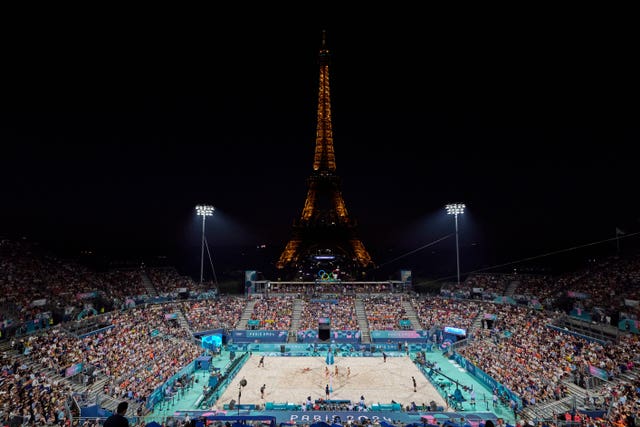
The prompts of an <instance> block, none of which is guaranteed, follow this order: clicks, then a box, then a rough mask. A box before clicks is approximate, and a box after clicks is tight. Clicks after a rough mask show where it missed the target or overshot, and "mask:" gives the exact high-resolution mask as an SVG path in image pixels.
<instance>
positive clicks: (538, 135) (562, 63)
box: [0, 22, 640, 272]
mask: <svg viewBox="0 0 640 427" xmlns="http://www.w3.org/2000/svg"><path fill="white" fill-rule="evenodd" d="M158 25H159V26H160V27H161V26H162V25H161V24H158ZM445 27H446V28H445ZM518 27H519V26H518V23H514V24H513V25H512V26H510V27H508V28H507V27H495V26H490V27H488V28H484V29H478V28H475V27H473V28H468V27H465V26H464V25H462V24H460V25H459V26H456V25H455V24H452V25H451V26H445V25H443V26H441V27H434V26H421V27H416V26H411V25H407V26H406V27H404V26H402V25H401V24H399V23H397V22H396V23H395V26H393V27H390V26H385V25H376V24H374V23H371V24H368V25H367V24H350V25H335V24H333V25H328V24H325V25H323V24H322V23H320V24H311V23H310V24H308V25H302V24H301V25H295V26H293V25H292V26H278V25H273V26H271V25H257V26H255V25H246V26H241V25H238V26H232V28H218V27H216V26H214V25H210V26H206V27H205V26H199V25H194V26H193V28H189V26H188V25H186V24H185V25H184V28H185V30H184V31H182V29H181V30H180V31H178V30H176V29H171V28H165V30H166V31H163V32H154V31H145V30H146V27H142V28H141V29H140V30H139V31H132V30H126V31H125V30H123V31H120V29H119V28H118V30H117V31H116V30H114V29H113V28H112V29H110V31H101V30H102V29H104V28H102V27H100V28H99V29H93V28H92V23H91V22H88V23H86V24H85V25H83V27H82V31H74V29H73V28H72V29H69V30H65V29H64V28H58V31H54V32H46V31H44V30H43V31H41V32H36V33H35V36H33V38H25V39H24V40H22V43H21V44H20V45H19V46H12V47H9V49H8V50H7V53H6V54H5V57H4V62H5V64H7V65H8V67H7V68H6V69H5V71H7V70H8V71H9V73H8V74H5V79H4V80H5V89H6V90H5V91H4V93H3V97H2V103H3V108H2V114H0V140H1V141H2V148H1V150H2V155H1V156H0V167H1V171H0V178H1V180H0V191H1V193H2V209H0V235H6V236H19V235H25V236H29V237H30V238H32V239H33V240H42V241H49V242H58V243H60V242H64V245H65V246H68V247H70V248H71V247H73V248H75V247H91V248H95V249H100V248H102V249H103V250H106V249H110V250H114V249H115V250H117V251H122V252H123V253H124V252H131V253H134V252H147V253H148V252H153V253H170V254H174V255H175V254H180V253H182V254H183V255H184V254H185V253H188V254H189V255H188V256H189V257H192V256H191V254H192V253H194V250H195V254H196V255H198V256H199V242H200V240H199V237H200V235H199V228H198V224H199V223H198V220H197V218H195V215H194V206H195V205H196V204H198V203H209V204H212V205H214V206H215V207H216V209H217V210H216V212H215V214H214V216H213V217H212V218H211V219H209V220H208V221H207V235H208V239H209V243H210V244H211V245H212V249H213V250H214V253H216V251H218V252H223V251H224V250H225V249H224V248H226V247H229V246H236V245H239V246H253V245H257V244H262V243H264V244H267V245H268V247H270V248H273V251H274V252H275V253H279V250H280V249H281V248H282V247H283V245H284V244H285V243H286V240H287V239H288V237H289V232H290V225H291V223H292V221H293V220H294V218H296V217H297V216H298V215H299V213H300V210H301V208H302V205H303V202H304V198H305V194H306V183H305V180H306V178H307V177H308V175H309V174H310V172H311V165H312V158H313V149H314V143H315V139H314V137H315V125H316V122H315V114H316V103H317V87H318V65H317V61H316V58H317V52H318V49H319V46H320V40H321V34H322V30H323V29H326V30H327V43H328V46H329V48H330V50H331V52H332V61H333V62H332V66H331V69H330V72H331V91H332V92H331V98H332V112H333V126H334V137H335V138H334V144H335V152H336V159H337V173H338V174H339V175H340V176H341V177H342V179H343V195H344V198H345V201H346V204H347V208H348V209H349V211H350V214H351V215H352V216H353V217H354V218H355V219H356V220H358V222H359V227H360V228H359V229H360V234H361V237H362V240H363V242H364V244H365V246H367V248H369V249H370V251H371V252H372V254H374V257H375V260H376V261H377V262H378V263H385V262H387V261H389V260H392V259H393V258H395V257H397V256H400V255H402V254H403V253H406V252H407V251H411V250H413V249H416V248H419V247H421V246H423V245H426V244H427V243H429V242H431V241H433V240H436V239H438V238H440V237H442V236H444V235H446V234H447V233H451V232H452V231H453V229H454V225H453V224H454V223H453V218H452V217H447V216H446V215H445V214H444V205H445V204H446V203H449V202H458V201H460V202H465V203H466V204H467V212H466V213H465V214H464V216H463V217H461V218H460V239H461V241H460V243H461V249H462V253H463V255H462V259H463V260H464V259H465V256H466V260H467V267H468V268H467V269H471V268H473V267H475V266H486V265H490V264H491V263H497V262H506V261H509V260H514V259H518V258H519V257H525V256H532V255H536V254H541V253H544V252H546V251H553V250H558V249H562V248H565V247H570V246H574V245H580V244H583V243H588V242H593V241H597V240H600V239H605V238H607V237H612V236H613V233H614V230H615V227H620V228H623V229H625V230H626V231H628V232H633V231H636V230H638V228H640V227H639V226H640V223H639V222H638V218H640V209H639V208H640V206H639V205H640V202H639V200H638V197H637V194H638V190H637V186H638V179H637V170H638V168H637V158H638V157H637V155H635V150H636V147H637V146H638V142H639V141H640V131H639V127H638V121H637V119H636V117H635V113H637V108H635V109H634V108H633V107H632V106H633V102H631V100H632V99H633V98H634V94H635V93H636V90H635V89H636V86H634V85H635V83H633V82H632V79H631V77H632V74H633V68H631V67H632V65H631V64H632V63H633V61H631V59H630V58H629V59H628V55H625V54H623V51H624V45H620V44H618V45H617V47H616V48H615V49H614V48H611V47H607V46H606V43H604V44H602V43H594V40H595V39H591V38H590V37H587V36H583V37H577V36H576V35H575V34H573V33H572V32H571V31H568V32H567V33H564V32H561V31H550V30H549V29H548V28H547V30H545V33H544V36H543V35H541V33H540V32H536V31H533V29H534V28H535V27H531V28H529V27H527V28H524V29H521V28H518ZM181 28H182V27H181ZM423 28H424V29H423ZM604 40H605V41H606V39H604ZM629 106H631V107H629ZM453 247H454V241H453V240H452V239H451V238H450V239H448V240H445V241H444V242H442V243H441V244H438V245H435V246H434V247H433V248H429V249H428V250H423V251H419V253H418V254H417V255H412V256H410V257H407V258H403V260H402V261H401V262H399V263H397V267H398V268H401V267H407V266H408V267H411V268H416V269H417V268H419V267H418V266H420V265H427V264H429V262H432V261H433V260H434V258H430V257H431V256H436V255H437V253H444V252H446V253H447V256H448V255H450V251H451V250H452V248H453ZM192 258H193V257H192ZM450 258H451V257H449V259H450ZM403 263H404V264H403ZM436 264H437V263H436ZM469 264H472V265H471V266H469ZM450 267H451V265H450V262H449V264H447V268H444V269H443V271H444V270H447V269H448V271H452V270H451V268H450ZM246 268H251V266H250V265H247V266H246ZM465 270H466V269H465V268H463V271H465ZM453 271H454V272H455V264H454V270H453Z"/></svg>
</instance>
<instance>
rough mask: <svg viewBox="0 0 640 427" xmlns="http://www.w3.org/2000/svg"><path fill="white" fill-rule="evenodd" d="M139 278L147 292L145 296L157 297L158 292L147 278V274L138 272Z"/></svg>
mask: <svg viewBox="0 0 640 427" xmlns="http://www.w3.org/2000/svg"><path fill="white" fill-rule="evenodd" d="M140 276H141V277H142V284H143V285H144V288H145V289H146V290H147V294H148V295H149V296H151V297H157V296H158V291H157V290H156V287H155V286H153V282H152V281H151V278H150V277H149V275H148V274H147V272H146V271H144V270H142V271H141V272H140Z"/></svg>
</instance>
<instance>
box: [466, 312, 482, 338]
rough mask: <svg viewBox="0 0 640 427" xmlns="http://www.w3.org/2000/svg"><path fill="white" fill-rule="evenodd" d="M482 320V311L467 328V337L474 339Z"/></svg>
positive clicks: (480, 327)
mask: <svg viewBox="0 0 640 427" xmlns="http://www.w3.org/2000/svg"><path fill="white" fill-rule="evenodd" d="M483 318H484V311H482V310H480V311H479V312H478V315H477V316H476V317H475V319H473V322H472V323H471V326H470V327H469V331H468V334H467V336H468V337H469V336H470V337H475V336H477V335H476V331H478V330H480V329H482V319H483Z"/></svg>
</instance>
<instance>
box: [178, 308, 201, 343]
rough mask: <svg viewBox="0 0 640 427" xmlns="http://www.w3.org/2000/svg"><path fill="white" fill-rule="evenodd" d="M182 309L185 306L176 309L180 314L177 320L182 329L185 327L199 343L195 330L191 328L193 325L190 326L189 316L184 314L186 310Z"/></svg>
mask: <svg viewBox="0 0 640 427" xmlns="http://www.w3.org/2000/svg"><path fill="white" fill-rule="evenodd" d="M182 310H183V308H182V306H180V309H179V310H178V311H176V313H177V315H178V317H177V318H176V320H177V321H178V324H179V325H180V327H181V328H182V329H184V330H185V331H187V333H189V336H190V337H192V338H193V341H194V342H196V343H199V342H198V340H197V339H195V338H194V337H193V330H192V329H191V326H189V321H188V320H187V316H185V315H184V311H182Z"/></svg>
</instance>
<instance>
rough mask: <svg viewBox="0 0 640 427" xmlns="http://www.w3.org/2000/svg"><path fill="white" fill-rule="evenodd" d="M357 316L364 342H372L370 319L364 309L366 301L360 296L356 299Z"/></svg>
mask: <svg viewBox="0 0 640 427" xmlns="http://www.w3.org/2000/svg"><path fill="white" fill-rule="evenodd" d="M355 306H356V318H357V319H358V327H359V328H360V332H361V333H362V342H363V343H371V334H370V333H369V321H368V320H367V312H366V311H365V309H364V302H363V301H362V298H360V297H359V296H357V297H356V300H355Z"/></svg>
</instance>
